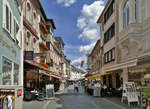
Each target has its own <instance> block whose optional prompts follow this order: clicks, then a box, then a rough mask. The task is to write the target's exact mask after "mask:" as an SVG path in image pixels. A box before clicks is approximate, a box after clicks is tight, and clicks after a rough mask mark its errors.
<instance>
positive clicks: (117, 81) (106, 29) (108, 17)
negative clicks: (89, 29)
mask: <svg viewBox="0 0 150 109" xmlns="http://www.w3.org/2000/svg"><path fill="white" fill-rule="evenodd" d="M97 23H99V24H100V30H101V31H100V32H101V47H102V48H103V49H102V72H103V73H105V74H104V75H103V76H102V80H103V84H106V85H107V86H108V87H113V88H116V87H120V85H121V81H122V78H121V73H120V72H121V71H120V70H109V68H110V67H112V66H113V65H116V64H117V63H118V60H117V58H118V46H117V41H118V40H117V33H118V1H117V0H109V1H108V2H107V4H106V6H105V8H104V10H103V12H102V14H101V15H100V17H99V18H98V21H97Z"/></svg>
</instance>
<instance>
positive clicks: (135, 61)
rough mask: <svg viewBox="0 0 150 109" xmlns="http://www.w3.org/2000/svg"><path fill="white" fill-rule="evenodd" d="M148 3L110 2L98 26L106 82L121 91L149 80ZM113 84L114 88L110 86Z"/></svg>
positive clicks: (134, 1) (114, 0)
mask: <svg viewBox="0 0 150 109" xmlns="http://www.w3.org/2000/svg"><path fill="white" fill-rule="evenodd" d="M148 4H149V1H148V0H144V1H141V0H109V1H108V2H107V4H106V6H105V8H104V10H103V12H102V14H101V16H100V17H99V19H98V21H97V23H99V24H100V30H101V47H102V48H103V53H102V54H103V55H102V58H103V62H102V63H103V67H102V72H103V73H104V74H103V76H102V77H103V82H104V84H107V86H108V87H113V88H116V87H119V86H120V85H121V84H122V83H125V82H127V81H134V82H135V83H136V85H139V84H141V81H144V80H145V78H149V77H150V74H149V49H150V46H149V44H148V42H149V28H150V26H149V23H150V12H149V11H148V10H149V7H148ZM111 83H112V84H111Z"/></svg>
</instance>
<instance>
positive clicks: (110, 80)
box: [108, 75, 112, 88]
mask: <svg viewBox="0 0 150 109" xmlns="http://www.w3.org/2000/svg"><path fill="white" fill-rule="evenodd" d="M108 81H109V88H112V75H108Z"/></svg>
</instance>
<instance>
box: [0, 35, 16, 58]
mask: <svg viewBox="0 0 150 109" xmlns="http://www.w3.org/2000/svg"><path fill="white" fill-rule="evenodd" d="M0 43H1V44H2V45H3V46H5V47H6V48H8V49H9V50H10V51H11V52H12V53H13V54H14V55H15V56H16V55H17V52H16V50H15V49H14V47H13V45H9V44H8V43H7V42H6V41H5V40H4V39H3V37H2V36H1V35H0Z"/></svg>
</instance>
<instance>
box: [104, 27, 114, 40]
mask: <svg viewBox="0 0 150 109" xmlns="http://www.w3.org/2000/svg"><path fill="white" fill-rule="evenodd" d="M114 35H115V24H112V26H111V27H110V28H109V29H108V30H107V31H106V32H105V34H104V43H106V42H107V41H108V40H110V39H111V38H112V37H113V36H114Z"/></svg>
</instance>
